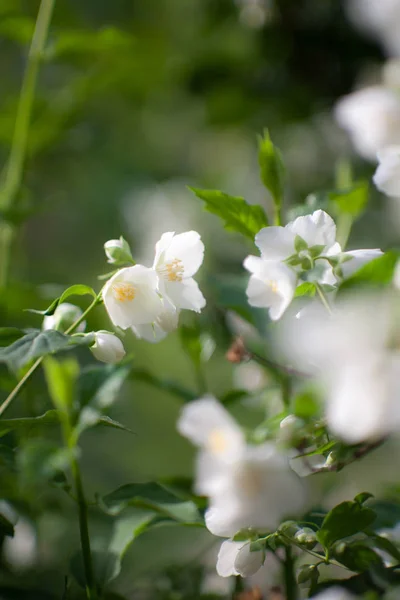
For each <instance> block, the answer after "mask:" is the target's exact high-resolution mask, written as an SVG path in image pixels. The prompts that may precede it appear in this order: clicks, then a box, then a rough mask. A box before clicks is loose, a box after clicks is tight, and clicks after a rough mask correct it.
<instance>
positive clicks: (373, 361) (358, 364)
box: [279, 295, 400, 444]
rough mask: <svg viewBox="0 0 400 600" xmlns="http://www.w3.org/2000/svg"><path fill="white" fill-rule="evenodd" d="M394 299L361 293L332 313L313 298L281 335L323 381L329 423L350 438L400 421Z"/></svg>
mask: <svg viewBox="0 0 400 600" xmlns="http://www.w3.org/2000/svg"><path fill="white" fill-rule="evenodd" d="M395 302H396V300H395V299H393V298H391V297H390V295H389V296H386V295H379V296H377V295H373V296H372V297H369V296H366V297H364V296H363V297H362V298H359V297H358V296H357V297H353V298H351V299H346V300H345V301H341V302H338V303H337V304H336V305H335V307H334V308H333V312H332V314H331V315H329V314H327V312H326V311H323V310H321V307H320V306H317V305H315V304H313V305H310V306H309V307H307V308H306V309H304V310H302V311H300V313H299V314H298V318H297V319H290V320H289V319H288V320H287V322H286V323H284V327H283V330H284V331H283V335H282V332H281V335H280V340H279V341H280V343H281V345H282V346H283V348H284V351H285V352H286V355H287V356H289V357H291V359H292V360H293V361H294V362H295V363H296V365H298V366H299V367H300V368H302V369H305V370H306V371H307V372H308V373H310V374H311V373H313V374H314V375H315V376H316V378H317V380H319V381H320V382H321V383H322V385H323V388H324V390H325V394H324V395H325V398H326V419H327V424H328V427H329V429H330V430H331V431H332V432H333V433H334V434H336V435H338V436H339V437H340V438H341V439H343V440H345V441H346V442H347V443H349V444H357V443H361V442H365V441H377V440H379V439H380V438H382V437H384V436H386V435H387V434H389V433H391V432H392V431H395V430H398V429H399V427H400V403H399V396H398V394H399V392H398V373H399V369H400V353H399V351H398V350H397V348H396V344H395V343H394V341H395V340H394V339H393V336H394V333H395V332H394V330H393V316H394V315H393V311H394V304H395ZM294 339H295V340H296V343H295V344H293V340H294Z"/></svg>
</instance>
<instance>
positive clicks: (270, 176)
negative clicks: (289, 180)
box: [258, 130, 285, 205]
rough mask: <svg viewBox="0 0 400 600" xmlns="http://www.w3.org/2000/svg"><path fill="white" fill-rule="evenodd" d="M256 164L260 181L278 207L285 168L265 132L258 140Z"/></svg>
mask: <svg viewBox="0 0 400 600" xmlns="http://www.w3.org/2000/svg"><path fill="white" fill-rule="evenodd" d="M258 164H259V165H260V177H261V181H262V182H263V184H264V185H265V187H266V188H267V190H268V191H269V192H270V194H271V196H272V198H273V199H274V203H275V204H277V205H280V204H281V203H282V198H283V190H284V179H285V167H284V164H283V160H282V156H281V153H280V151H279V150H278V148H277V147H276V146H274V144H273V143H272V141H271V138H270V136H269V133H268V131H267V130H265V131H264V135H263V136H262V137H260V138H259V145H258Z"/></svg>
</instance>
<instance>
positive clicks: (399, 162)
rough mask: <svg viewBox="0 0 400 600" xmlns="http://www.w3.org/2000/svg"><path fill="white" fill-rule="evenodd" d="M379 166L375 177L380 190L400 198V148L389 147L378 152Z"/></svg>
mask: <svg viewBox="0 0 400 600" xmlns="http://www.w3.org/2000/svg"><path fill="white" fill-rule="evenodd" d="M378 160H379V165H378V168H377V170H376V171H375V175H374V177H373V180H374V183H375V185H376V187H377V188H378V190H380V191H381V192H384V193H385V194H386V195H387V196H392V197H394V198H399V197H400V146H388V147H386V148H384V149H383V150H381V151H380V152H378Z"/></svg>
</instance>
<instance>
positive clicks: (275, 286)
mask: <svg viewBox="0 0 400 600" xmlns="http://www.w3.org/2000/svg"><path fill="white" fill-rule="evenodd" d="M268 283H269V285H270V288H271V290H272V291H273V292H274V294H276V293H277V292H278V284H277V282H276V281H275V280H272V281H269V282H268Z"/></svg>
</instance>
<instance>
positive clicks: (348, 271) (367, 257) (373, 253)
mask: <svg viewBox="0 0 400 600" xmlns="http://www.w3.org/2000/svg"><path fill="white" fill-rule="evenodd" d="M399 191H400V190H399ZM343 254H345V255H346V256H351V260H348V261H346V262H344V263H342V264H341V265H340V267H341V269H342V272H343V276H344V277H345V278H347V277H350V276H351V275H353V273H355V272H356V271H358V270H359V269H361V267H363V266H364V265H366V264H367V263H369V262H370V261H371V260H374V258H378V257H379V256H382V255H383V252H382V250H379V248H374V249H371V250H351V251H350V252H343Z"/></svg>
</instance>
